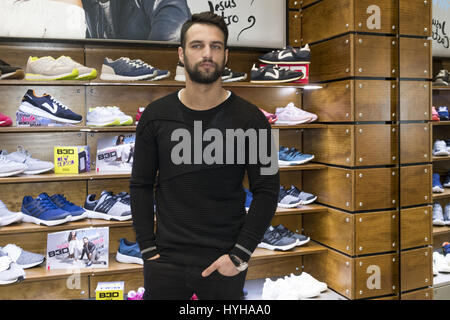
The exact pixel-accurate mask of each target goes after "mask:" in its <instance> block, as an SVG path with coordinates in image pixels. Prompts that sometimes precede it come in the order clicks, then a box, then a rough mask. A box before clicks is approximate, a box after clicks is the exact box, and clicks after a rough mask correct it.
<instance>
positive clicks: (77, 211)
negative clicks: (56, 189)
mask: <svg viewBox="0 0 450 320" xmlns="http://www.w3.org/2000/svg"><path fill="white" fill-rule="evenodd" d="M50 200H52V201H53V203H54V204H55V205H56V206H57V207H58V208H60V209H62V210H64V211H67V212H69V213H70V216H71V218H70V221H78V220H81V219H85V218H87V216H88V214H87V212H86V210H84V209H83V208H81V207H80V206H77V205H75V204H73V203H72V202H70V201H68V200H67V199H66V197H64V196H63V195H62V194H54V195H52V196H51V197H50Z"/></svg>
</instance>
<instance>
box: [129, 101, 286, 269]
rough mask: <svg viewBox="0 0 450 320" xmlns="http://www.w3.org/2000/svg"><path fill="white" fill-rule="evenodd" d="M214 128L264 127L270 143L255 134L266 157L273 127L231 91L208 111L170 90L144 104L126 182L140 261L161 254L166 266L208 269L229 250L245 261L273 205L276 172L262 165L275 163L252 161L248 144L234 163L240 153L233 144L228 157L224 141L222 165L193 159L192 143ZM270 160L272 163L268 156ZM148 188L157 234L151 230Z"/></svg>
mask: <svg viewBox="0 0 450 320" xmlns="http://www.w3.org/2000/svg"><path fill="white" fill-rule="evenodd" d="M194 121H201V129H202V130H201V135H197V136H196V135H195V134H196V132H197V133H198V132H199V131H198V130H197V131H196V132H194V131H195V130H194V124H195V123H196V124H197V127H198V125H199V123H200V122H195V123H194ZM212 128H214V129H217V130H219V131H220V132H221V133H223V136H224V137H225V136H226V130H227V129H242V130H244V131H246V130H247V129H250V128H253V129H267V130H268V132H269V134H268V136H269V138H267V139H265V141H264V139H263V137H262V138H259V136H258V142H260V141H259V140H261V141H263V142H264V143H266V150H267V149H268V151H266V153H264V154H266V155H267V154H268V153H269V154H270V150H271V149H270V138H271V127H270V124H269V123H268V121H267V119H266V118H265V116H264V115H263V113H262V112H261V111H260V110H259V109H258V108H257V107H256V106H254V105H252V104H250V103H249V102H247V101H245V100H243V99H242V98H240V97H238V96H236V95H235V94H233V93H231V95H230V96H229V98H228V99H227V100H225V101H224V102H223V103H221V104H220V105H218V106H216V107H214V108H212V109H209V110H206V111H196V110H192V109H190V108H188V107H186V106H185V105H184V104H182V103H181V101H180V100H179V98H178V92H176V93H172V94H170V95H168V96H166V97H164V98H161V99H159V100H157V101H155V102H153V103H151V104H149V105H148V107H147V108H146V109H145V111H144V112H143V114H142V116H141V118H140V120H139V124H138V126H137V129H136V145H135V153H134V162H133V170H132V174H131V182H130V194H131V211H132V215H133V227H134V229H135V231H136V241H137V242H138V244H139V247H140V250H141V253H142V257H143V259H147V258H149V257H152V256H154V255H155V254H157V253H159V254H160V256H161V258H162V259H164V260H165V261H170V262H173V263H178V264H183V265H193V266H205V267H206V266H208V265H209V264H211V263H212V262H214V261H215V260H216V259H217V258H219V257H220V256H221V255H223V254H226V253H233V254H236V255H237V256H239V257H240V258H241V259H243V260H244V261H248V260H249V259H250V256H251V254H252V253H253V251H254V250H255V248H256V246H257V245H258V243H259V242H260V240H261V239H262V236H263V234H264V232H265V230H266V229H267V227H268V226H269V224H270V221H271V219H272V217H273V215H274V213H275V210H276V207H277V200H278V193H279V186H280V184H279V173H278V169H276V170H275V172H274V173H272V174H270V175H267V173H266V174H261V168H263V167H266V168H268V167H270V166H273V164H270V165H269V164H267V161H263V160H261V159H262V158H261V159H260V158H259V157H258V159H257V160H258V161H257V162H256V163H255V161H254V160H251V158H250V157H249V145H250V144H249V143H248V141H249V139H247V140H245V141H246V142H245V144H244V147H243V148H245V155H246V156H245V162H243V161H240V162H238V161H237V160H239V159H238V158H237V156H238V155H239V154H240V151H242V149H239V147H238V145H239V144H238V143H235V145H234V158H233V157H231V158H229V159H231V160H228V159H227V157H229V156H230V154H233V153H232V152H231V148H227V147H226V146H227V145H229V144H227V143H226V142H223V148H222V149H219V148H217V149H216V151H217V150H222V151H223V157H222V158H223V161H222V162H223V164H221V163H220V160H219V161H217V162H216V163H211V162H207V161H206V160H204V159H203V158H202V159H200V161H199V159H198V157H196V156H195V155H194V154H196V155H198V152H197V153H195V150H198V147H199V144H195V145H194V140H196V137H199V136H200V137H202V136H203V133H205V130H207V129H212ZM177 129H178V130H177ZM175 130H177V131H178V132H179V131H180V130H184V131H183V132H184V133H186V132H189V133H190V134H191V137H192V139H191V141H190V142H189V141H188V140H185V138H184V137H183V138H180V136H181V135H177V134H176V132H177V131H175ZM174 131H175V132H174ZM172 135H173V136H172ZM200 139H201V138H200ZM172 140H174V141H172ZM204 140H206V139H204ZM196 141H198V140H196ZM211 141H214V142H215V141H216V140H215V139H214V138H213V139H212V140H211V139H210V141H203V142H202V143H200V145H202V147H203V149H201V150H204V152H205V153H206V150H207V148H208V145H210V148H211V147H212V142H211ZM182 142H183V143H187V145H190V146H191V151H190V152H191V154H190V155H189V151H188V148H186V149H185V150H183V151H182V152H181V151H180V148H179V147H180V145H181V143H182ZM260 145H261V144H258V146H260ZM195 148H197V149H195ZM201 150H200V151H201ZM258 151H259V147H258ZM272 152H273V149H272ZM275 153H276V150H275ZM173 154H175V155H176V156H179V155H181V156H184V157H185V158H184V159H185V160H186V159H190V160H191V161H190V164H189V163H188V161H184V163H181V164H180V163H179V161H178V160H173V159H174V157H173ZM200 154H201V153H200ZM210 154H212V155H213V156H218V155H219V154H220V153H210ZM195 158H197V159H195ZM271 158H272V159H274V158H275V161H277V159H278V157H277V155H275V156H273V154H272V157H271ZM217 159H218V158H217ZM240 159H242V158H240ZM232 160H234V161H232ZM266 160H267V159H266ZM205 162H207V163H210V164H207V163H205ZM230 163H233V164H230ZM275 167H278V164H277V163H275ZM245 173H247V176H248V181H249V189H250V191H251V192H252V193H253V202H252V204H251V206H250V209H249V211H248V213H246V211H245V207H244V204H245V197H246V195H245V191H244V189H243V179H244V175H245ZM154 187H155V200H156V224H157V227H156V234H154V232H153V230H154V209H153V204H154V193H153V191H154Z"/></svg>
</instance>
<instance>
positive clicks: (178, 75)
mask: <svg viewBox="0 0 450 320" xmlns="http://www.w3.org/2000/svg"><path fill="white" fill-rule="evenodd" d="M175 81H181V82H186V75H185V73H184V64H183V63H182V62H181V61H179V60H178V62H177V69H176V71H175Z"/></svg>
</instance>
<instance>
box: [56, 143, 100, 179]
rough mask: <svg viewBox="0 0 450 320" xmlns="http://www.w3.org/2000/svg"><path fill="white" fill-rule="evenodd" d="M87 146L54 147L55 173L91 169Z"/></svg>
mask: <svg viewBox="0 0 450 320" xmlns="http://www.w3.org/2000/svg"><path fill="white" fill-rule="evenodd" d="M89 151H90V148H89V146H74V147H70V146H69V147H56V146H55V147H54V164H55V173H83V172H89V171H91V159H90V153H89Z"/></svg>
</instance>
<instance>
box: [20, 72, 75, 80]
mask: <svg viewBox="0 0 450 320" xmlns="http://www.w3.org/2000/svg"><path fill="white" fill-rule="evenodd" d="M76 77H78V70H77V69H73V70H72V72H70V73H63V74H58V75H54V76H46V75H43V74H36V73H27V74H25V80H29V81H49V80H75V78H76Z"/></svg>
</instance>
